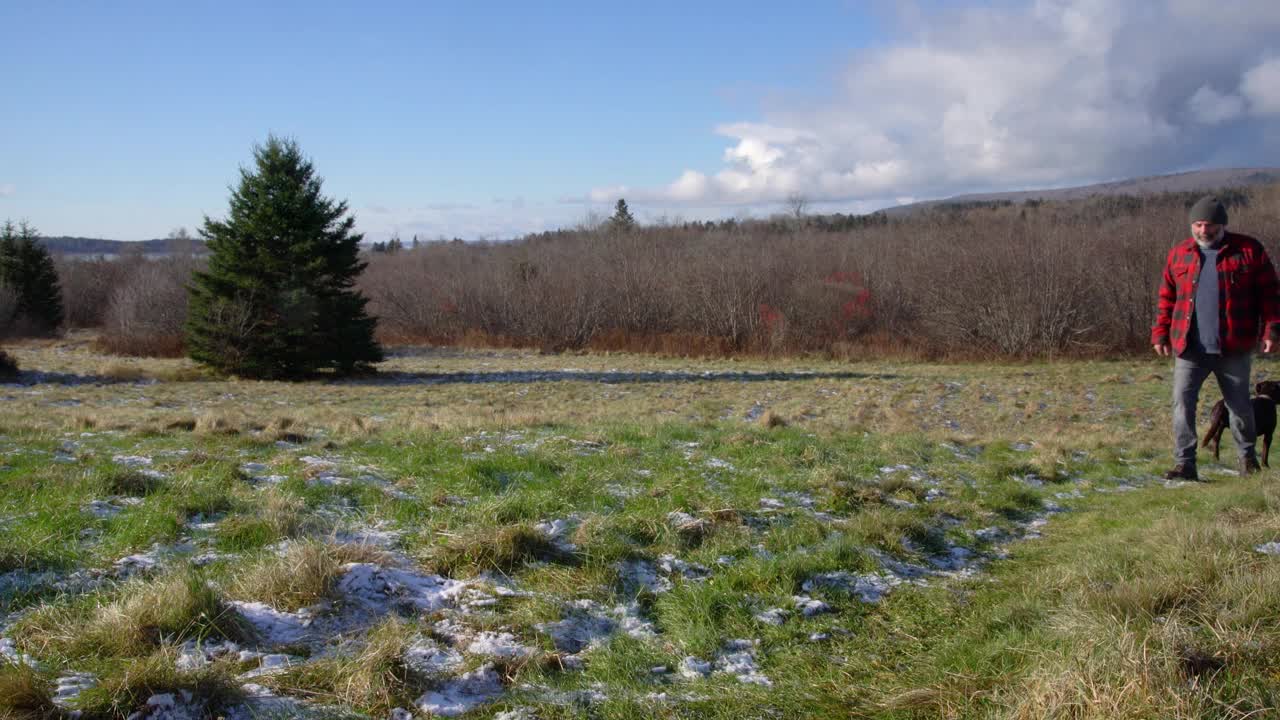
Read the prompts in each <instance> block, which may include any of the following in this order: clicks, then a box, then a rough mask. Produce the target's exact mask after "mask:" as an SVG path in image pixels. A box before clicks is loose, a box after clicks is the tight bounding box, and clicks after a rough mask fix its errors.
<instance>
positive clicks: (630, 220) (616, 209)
mask: <svg viewBox="0 0 1280 720" xmlns="http://www.w3.org/2000/svg"><path fill="white" fill-rule="evenodd" d="M609 227H611V228H613V229H614V230H621V231H627V230H634V229H635V227H636V219H635V218H634V217H632V216H631V209H630V208H628V207H627V201H626V200H624V199H622V198H618V204H617V205H614V206H613V217H611V218H609Z"/></svg>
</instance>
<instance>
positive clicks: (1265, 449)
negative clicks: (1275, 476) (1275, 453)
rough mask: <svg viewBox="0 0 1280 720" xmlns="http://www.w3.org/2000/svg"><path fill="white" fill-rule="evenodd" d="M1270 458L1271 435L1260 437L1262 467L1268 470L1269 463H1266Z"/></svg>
mask: <svg viewBox="0 0 1280 720" xmlns="http://www.w3.org/2000/svg"><path fill="white" fill-rule="evenodd" d="M1270 456H1271V433H1267V434H1265V435H1263V436H1262V467H1265V468H1270V467H1271V463H1269V462H1267V458H1269V457H1270Z"/></svg>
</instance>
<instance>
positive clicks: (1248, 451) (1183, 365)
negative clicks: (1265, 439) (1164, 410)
mask: <svg viewBox="0 0 1280 720" xmlns="http://www.w3.org/2000/svg"><path fill="white" fill-rule="evenodd" d="M1252 361H1253V356H1252V355H1251V354H1250V353H1237V354H1234V355H1206V354H1205V353H1203V352H1200V351H1199V350H1192V349H1188V350H1187V351H1186V352H1184V353H1183V354H1182V355H1180V356H1178V357H1177V358H1176V359H1174V361H1173V460H1174V462H1175V463H1178V464H1184V463H1185V464H1189V465H1191V466H1192V467H1194V466H1195V464H1196V442H1197V438H1196V401H1197V400H1198V399H1199V397H1200V386H1201V385H1203V384H1204V381H1205V379H1206V378H1208V377H1209V374H1210V373H1212V374H1213V375H1214V376H1215V377H1217V378H1218V387H1219V388H1220V389H1221V390H1222V399H1223V400H1224V401H1226V405H1227V410H1229V411H1230V414H1231V436H1232V437H1233V438H1235V441H1236V451H1237V452H1238V453H1239V454H1240V457H1241V459H1243V458H1245V457H1250V456H1252V455H1253V452H1254V451H1253V444H1254V441H1255V440H1256V439H1257V432H1256V431H1255V430H1254V427H1253V403H1252V402H1251V401H1250V399H1249V389H1250V388H1249V369H1250V365H1251V363H1252Z"/></svg>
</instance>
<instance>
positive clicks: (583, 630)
mask: <svg viewBox="0 0 1280 720" xmlns="http://www.w3.org/2000/svg"><path fill="white" fill-rule="evenodd" d="M563 615H564V617H563V619H561V620H558V621H556V622H545V623H539V624H538V625H536V626H535V628H536V629H537V630H538V631H539V632H543V633H546V634H547V635H550V636H551V643H552V644H553V645H554V646H555V648H556V650H559V651H560V652H564V653H570V654H576V653H580V652H582V651H584V650H588V649H590V648H593V647H596V646H597V645H600V644H602V643H604V642H605V641H607V640H608V639H609V638H610V637H612V636H613V635H614V634H616V633H618V632H624V633H626V634H627V635H630V636H631V637H635V638H648V637H653V636H654V635H655V634H656V633H655V631H654V628H653V623H651V622H648V621H647V620H645V619H644V618H643V617H642V616H641V615H640V607H639V605H637V604H635V603H630V604H628V605H618V606H616V607H614V608H612V609H607V608H605V607H604V606H603V605H601V604H599V603H597V602H594V601H591V600H576V601H574V602H572V603H570V604H569V605H568V606H567V607H566V608H565V610H564V613H563Z"/></svg>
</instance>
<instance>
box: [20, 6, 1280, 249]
mask: <svg viewBox="0 0 1280 720" xmlns="http://www.w3.org/2000/svg"><path fill="white" fill-rule="evenodd" d="M494 13H496V14H497V15H498V16H499V17H500V18H501V21H500V22H496V23H495V22H494V21H493V20H492V19H490V15H492V14H494ZM0 22H3V23H4V24H5V25H6V26H8V27H13V28H22V29H23V30H24V32H21V33H16V34H15V38H13V39H12V41H11V42H10V43H9V44H7V45H5V46H3V47H0V63H2V64H3V66H4V67H5V68H7V69H11V70H10V72H9V73H8V75H9V78H10V80H11V83H10V87H8V88H6V92H5V97H6V101H7V104H9V106H10V107H19V108H23V110H24V112H23V113H8V114H6V115H5V116H4V119H3V120H0V219H6V218H7V219H12V220H14V221H20V220H26V221H29V222H30V223H31V224H32V225H33V226H34V227H35V228H36V230H37V231H38V232H39V233H40V234H41V235H42V236H46V237H87V238H101V239H106V238H114V239H119V240H126V241H128V240H144V239H158V238H164V237H165V236H166V235H168V234H169V233H170V232H171V231H173V230H175V229H177V228H180V227H181V228H186V229H188V230H189V231H190V232H192V233H193V234H194V233H195V231H196V230H197V229H198V228H199V226H200V225H201V223H202V220H203V217H204V216H206V215H207V216H209V217H214V218H220V217H224V216H225V213H226V204H227V199H228V191H227V188H228V186H229V185H231V184H233V183H234V182H235V181H236V179H237V176H238V170H239V168H240V167H241V166H246V165H249V164H250V163H251V162H252V148H253V146H254V145H255V144H259V143H262V142H263V141H265V139H266V137H267V135H268V134H269V133H276V134H279V135H283V136H286V137H290V138H293V139H295V140H297V141H298V143H299V145H300V146H301V148H302V150H303V152H304V153H305V154H306V155H307V156H308V157H309V158H310V159H311V160H312V161H313V162H314V163H315V167H316V171H317V173H318V174H319V175H320V176H321V177H322V178H324V179H325V186H324V188H325V193H326V195H329V196H331V197H334V198H336V199H338V200H343V201H346V202H347V203H348V204H349V206H350V209H351V211H352V213H353V214H354V215H355V217H356V229H357V231H358V232H361V233H363V234H364V235H365V240H366V241H367V242H378V241H385V240H387V239H388V238H390V237H392V236H393V235H398V236H399V237H400V238H401V239H402V240H405V241H406V242H408V241H409V239H410V238H412V237H413V236H414V235H417V236H419V238H420V239H423V240H434V239H437V238H439V237H441V236H443V237H448V238H452V237H462V238H464V239H467V240H474V239H482V238H483V239H491V240H498V239H510V238H514V237H519V236H522V235H525V234H528V233H532V232H540V231H544V230H554V229H558V228H567V227H573V226H574V225H576V224H579V223H581V222H583V221H584V220H586V219H587V218H589V217H591V216H592V215H595V216H604V217H607V216H608V215H609V214H611V213H612V209H613V204H614V202H616V200H617V199H618V198H620V197H623V198H626V200H627V202H628V205H629V206H630V207H631V209H632V212H633V214H635V216H636V218H637V219H638V220H639V221H641V222H643V223H646V224H649V223H654V222H659V221H662V220H664V219H665V220H671V221H680V220H683V221H693V220H707V219H725V218H732V217H739V218H741V217H757V218H758V217H766V216H768V215H771V214H774V213H777V212H781V211H784V210H785V207H786V205H787V201H788V198H789V197H791V196H801V197H804V198H805V199H806V200H807V201H808V204H809V207H810V208H811V209H812V211H813V212H814V213H824V214H825V213H834V212H842V213H855V214H863V213H867V212H872V211H875V210H879V209H885V208H890V207H893V206H894V205H898V204H907V203H910V202H917V201H924V200H937V199H945V198H948V197H953V196H956V195H964V194H974V193H988V192H1006V191H1008V192H1013V191H1025V190H1032V191H1034V190H1047V189H1053V188H1064V187H1075V186H1082V185H1089V184H1094V183H1100V182H1108V181H1115V180H1124V179H1129V178H1134V177H1145V176H1153V175H1166V174H1172V173H1179V172H1188V171H1193V170H1200V169H1206V168H1226V167H1249V168H1253V167H1274V166H1277V165H1280V152H1277V151H1278V150H1280V127H1278V126H1277V123H1276V119H1277V118H1280V47H1278V46H1277V45H1276V44H1275V41H1274V38H1275V37H1280V7H1278V6H1276V5H1275V4H1274V3H1270V2H1260V1H1256V0H1234V1H1228V2H1226V3H1225V4H1224V3H1219V4H1218V5H1216V6H1215V7H1214V8H1202V7H1199V6H1198V4H1197V3H1190V2H1186V1H1185V0H1166V1H1164V2H1150V3H1143V4H1141V5H1134V6H1126V7H1109V6H1107V5H1106V4H1099V3H1095V2H1090V1H1088V0H1039V1H1037V2H1012V1H1011V2H1001V3H997V4H994V5H984V4H978V3H964V4H963V5H958V4H955V3H942V2H937V1H926V2H917V3H906V4H893V3H884V2H876V3H871V4H858V3H847V2H840V1H836V0H825V1H823V2H820V3H814V4H810V5H809V6H807V7H805V8H804V9H803V10H802V11H798V10H796V9H794V8H783V7H781V6H779V7H767V8H754V7H753V8H750V9H749V11H746V12H744V9H743V8H741V7H740V6H738V5H736V4H735V5H731V4H729V3H727V2H722V1H717V2H711V3H704V4H700V5H699V6H697V7H694V8H688V7H684V6H679V5H675V4H673V3H659V4H658V5H656V6H650V7H647V8H646V10H645V11H643V12H629V11H622V10H612V9H602V8H599V7H597V6H594V5H588V4H586V3H565V4H557V5H556V6H555V7H551V8H540V7H531V6H527V5H518V4H501V5H500V6H498V7H496V8H488V9H474V8H436V7H428V8H423V7H419V6H417V5H414V4H410V3H389V4H385V5H381V6H378V7H376V8H372V9H367V8H365V9H356V8H345V7H340V6H331V7H323V8H313V7H309V6H306V5H302V4H292V3H288V4H281V5H274V6H272V7H269V8H259V7H256V6H251V5H248V4H243V3H233V4H229V5H226V6H218V7H216V8H215V7H211V6H209V7H203V6H198V7H194V8H192V7H170V6H167V5H162V4H159V3H134V4H129V5H127V6H123V7H116V6H100V5H95V4H88V3H85V4H76V5H62V6H45V5H33V6H15V5H9V6H5V7H0ZM1215 34H1216V35H1221V36H1224V37H1230V39H1231V42H1222V43H1214V44H1211V45H1205V44H1203V43H1190V42H1186V40H1187V38H1192V37H1204V36H1206V35H1210V36H1213V35H1215ZM51 37H56V38H60V39H61V42H60V43H59V44H58V46H57V49H56V50H50V49H49V47H50V46H49V44H48V38H51ZM121 48H127V50H121Z"/></svg>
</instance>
